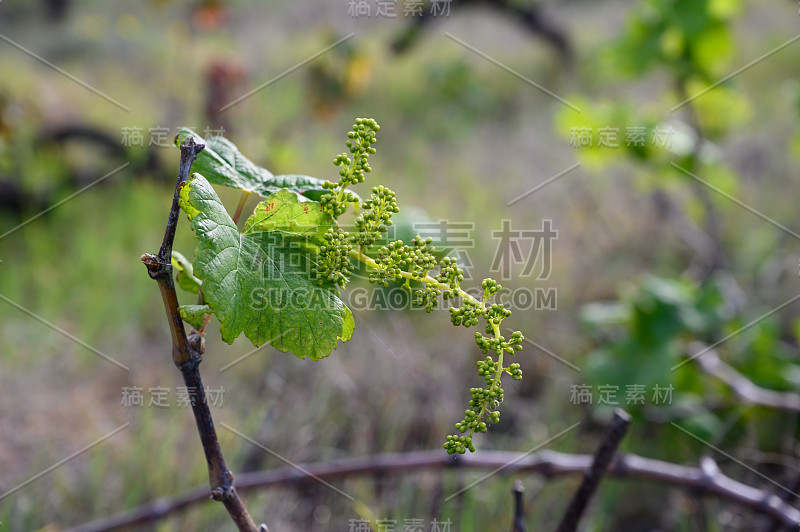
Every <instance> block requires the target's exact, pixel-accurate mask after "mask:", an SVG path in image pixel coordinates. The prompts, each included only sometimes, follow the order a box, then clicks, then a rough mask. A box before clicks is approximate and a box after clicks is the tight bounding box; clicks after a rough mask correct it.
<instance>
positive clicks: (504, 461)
mask: <svg viewBox="0 0 800 532" xmlns="http://www.w3.org/2000/svg"><path fill="white" fill-rule="evenodd" d="M592 462H593V457H592V456H591V455H588V454H568V453H561V452H557V451H551V450H543V451H537V452H534V453H525V454H524V455H522V454H519V453H512V452H504V451H481V452H480V454H477V455H464V456H459V457H458V458H456V459H454V458H452V457H450V456H448V455H447V454H445V453H442V450H441V449H437V450H433V451H417V452H410V453H389V454H378V455H372V456H365V457H359V458H348V459H344V460H338V461H336V462H329V463H311V464H299V465H294V466H286V467H281V468H277V469H272V470H269V471H259V472H254V473H244V474H241V475H239V477H238V478H237V482H236V485H237V489H238V490H239V491H240V492H242V493H244V492H247V491H250V490H257V489H263V488H267V487H279V486H288V487H291V486H295V485H297V484H298V483H299V482H303V481H306V482H307V481H308V479H309V477H311V478H317V479H322V480H324V481H326V482H332V481H336V480H341V479H345V478H350V477H356V476H360V475H372V474H373V473H374V472H375V471H376V470H378V471H381V472H383V473H385V474H389V473H394V474H407V473H410V472H412V471H418V470H430V471H432V470H436V469H443V470H447V469H453V468H471V469H484V470H490V471H491V470H496V469H500V468H502V471H503V474H504V475H511V474H515V473H516V474H519V473H538V474H541V475H543V476H545V477H547V478H553V477H558V476H565V475H578V474H585V473H586V471H587V469H588V468H589V467H590V466H591V464H592ZM509 464H511V465H509ZM607 474H608V475H609V476H612V477H615V478H625V479H641V480H646V481H652V482H658V483H662V484H668V485H672V486H676V487H679V488H682V489H685V490H687V491H690V492H691V493H692V496H697V495H702V494H705V495H709V496H714V497H717V498H719V499H723V500H727V501H730V502H733V503H736V504H739V505H741V506H743V507H746V508H749V509H750V510H752V511H754V512H758V513H761V514H763V515H767V516H772V517H775V518H776V519H778V520H779V522H780V523H782V524H783V525H786V526H795V527H796V526H798V525H800V510H798V509H797V508H794V507H792V506H791V505H789V504H787V503H786V502H784V501H783V500H781V499H780V497H778V496H777V495H774V494H771V493H768V492H766V491H762V490H760V489H758V488H754V487H752V486H748V485H746V484H743V483H741V482H739V481H736V480H734V479H732V478H729V477H726V476H725V475H724V474H723V473H722V472H721V471H719V470H717V471H715V472H713V474H710V473H709V471H708V469H707V468H706V469H705V470H704V469H701V468H698V467H690V466H684V465H680V464H673V463H670V462H663V461H661V460H654V459H651V458H644V457H642V456H637V455H633V454H622V455H617V457H616V458H615V459H614V461H613V462H612V463H611V466H610V467H609V469H608V472H607ZM440 495H441V494H440ZM207 499H208V488H207V487H199V488H195V489H193V490H190V491H186V492H184V493H181V494H179V495H175V496H172V497H165V498H162V499H157V500H154V501H150V502H148V503H145V504H143V505H141V506H138V507H136V508H132V509H130V510H126V511H124V512H122V513H119V514H117V515H114V516H112V517H109V518H106V519H102V520H98V521H95V522H93V523H89V524H86V525H83V526H79V527H77V528H73V529H71V530H69V531H67V532H111V531H113V530H123V529H126V528H129V527H132V526H136V525H143V524H147V523H153V522H156V521H159V520H161V519H164V518H165V517H167V516H169V515H171V514H173V513H176V512H180V511H184V510H186V509H187V508H189V507H191V506H193V505H195V504H199V503H203V502H205V501H206V500H207ZM440 499H441V497H440V496H434V497H432V498H431V501H432V502H436V501H438V500H440Z"/></svg>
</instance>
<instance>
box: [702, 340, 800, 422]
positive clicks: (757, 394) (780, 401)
mask: <svg viewBox="0 0 800 532" xmlns="http://www.w3.org/2000/svg"><path fill="white" fill-rule="evenodd" d="M689 351H690V352H691V353H692V357H693V358H692V360H694V362H695V363H697V365H698V366H700V369H702V370H703V371H705V372H706V373H708V374H709V375H712V376H713V377H716V378H717V379H719V380H721V381H722V382H724V383H725V384H727V385H728V386H729V387H730V388H731V390H733V393H735V394H736V395H737V396H738V397H739V398H740V399H742V400H743V401H746V402H747V403H750V404H754V405H760V406H768V407H771V408H777V409H780V410H786V411H789V412H800V394H796V393H792V392H778V391H775V390H770V389H767V388H762V387H761V386H758V385H756V384H754V383H753V382H752V381H751V380H750V379H748V378H747V377H745V376H744V375H742V374H741V373H739V372H738V371H736V370H735V369H733V368H732V367H731V366H729V365H728V364H726V363H725V362H723V361H722V360H721V359H720V358H719V354H718V353H717V352H716V350H714V349H711V348H709V347H708V346H706V345H704V344H702V343H700V342H693V343H692V344H691V345H690V346H689ZM700 353H702V354H700ZM698 354H699V356H698Z"/></svg>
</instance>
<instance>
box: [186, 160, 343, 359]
mask: <svg viewBox="0 0 800 532" xmlns="http://www.w3.org/2000/svg"><path fill="white" fill-rule="evenodd" d="M180 205H181V208H182V209H183V210H184V212H186V213H187V214H188V215H189V219H190V222H191V227H192V229H193V230H194V232H195V235H196V237H197V239H198V240H199V244H198V246H197V249H196V250H195V260H194V271H195V275H197V277H199V278H200V279H202V280H203V295H204V296H205V300H206V302H207V303H208V305H209V306H210V307H211V309H212V310H213V311H214V314H215V315H216V316H217V318H218V319H219V321H220V325H221V326H220V331H221V333H222V339H223V340H224V341H226V342H228V343H232V342H233V341H234V340H235V339H236V338H237V337H238V336H239V335H240V334H241V333H242V332H244V334H245V336H246V337H247V338H249V339H250V340H251V341H252V342H253V344H254V345H256V346H260V345H263V344H264V343H266V342H268V343H270V344H271V345H272V346H273V347H275V348H276V349H278V350H279V351H283V352H291V353H293V354H294V355H296V356H297V357H299V358H305V357H308V358H310V359H312V360H317V359H319V358H322V357H326V356H328V355H330V353H331V351H332V350H333V349H335V348H336V346H337V344H338V341H339V339H342V340H347V339H349V338H350V337H351V336H352V330H353V327H354V321H353V316H352V314H351V312H350V310H349V309H348V308H347V307H346V306H345V305H344V303H342V301H341V300H340V299H339V297H338V295H339V294H338V290H337V289H336V287H335V286H334V285H325V286H320V285H319V284H317V283H315V282H314V281H313V280H312V279H311V276H310V259H309V250H310V249H313V248H315V247H316V246H319V245H321V244H322V243H323V240H322V237H323V235H324V233H325V231H326V230H327V228H328V227H330V226H331V224H333V223H334V222H333V220H332V219H331V217H330V216H329V215H328V214H327V213H325V212H323V211H322V208H321V206H320V205H319V204H317V203H313V202H301V201H300V200H299V199H298V197H297V195H296V194H294V193H292V192H290V191H288V190H282V191H280V192H277V193H275V194H273V195H272V196H270V197H269V198H268V199H266V200H264V201H263V202H261V203H260V204H258V205H257V206H256V208H255V211H254V212H253V214H252V215H251V216H250V218H248V220H247V221H246V222H245V226H244V230H243V231H242V232H241V233H240V232H239V230H238V229H237V227H236V224H234V223H233V220H232V219H231V218H230V216H229V215H228V213H227V212H226V211H225V208H224V206H223V205H222V203H221V202H220V200H219V197H218V196H217V194H216V192H214V189H213V188H212V187H211V184H210V183H209V182H208V181H207V180H206V179H205V178H204V177H203V176H201V175H199V174H194V175H193V177H192V179H191V180H190V181H188V182H186V183H184V184H182V185H181V190H180Z"/></svg>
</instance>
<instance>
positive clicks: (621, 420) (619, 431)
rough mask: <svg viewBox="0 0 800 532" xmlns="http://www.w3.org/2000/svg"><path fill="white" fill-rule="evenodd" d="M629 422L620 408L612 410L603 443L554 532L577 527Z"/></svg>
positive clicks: (627, 415)
mask: <svg viewBox="0 0 800 532" xmlns="http://www.w3.org/2000/svg"><path fill="white" fill-rule="evenodd" d="M630 424H631V416H630V414H628V413H627V412H625V411H624V410H622V409H619V408H617V409H616V410H615V411H614V417H613V419H612V420H611V425H610V426H609V427H608V431H607V432H606V435H605V437H604V438H603V443H601V444H600V447H599V448H598V449H597V453H596V454H595V456H594V460H592V465H591V466H590V467H589V468H588V469H587V470H586V473H585V474H584V476H583V482H581V485H580V486H579V487H578V491H576V492H575V495H574V496H573V497H572V501H570V503H569V506H568V507H567V511H566V512H565V513H564V519H562V520H561V524H560V525H558V528H557V529H556V532H575V531H576V530H577V529H578V522H580V520H581V516H583V513H584V512H585V511H586V508H587V506H588V505H589V501H590V500H591V498H592V496H593V495H594V493H595V492H596V491H597V488H598V486H599V485H600V481H601V480H602V479H603V475H605V474H606V471H607V470H608V467H609V466H610V465H611V462H612V461H613V460H614V455H615V454H616V453H617V448H618V447H619V444H620V443H621V442H622V439H623V438H624V437H625V434H626V433H627V432H628V426H629V425H630Z"/></svg>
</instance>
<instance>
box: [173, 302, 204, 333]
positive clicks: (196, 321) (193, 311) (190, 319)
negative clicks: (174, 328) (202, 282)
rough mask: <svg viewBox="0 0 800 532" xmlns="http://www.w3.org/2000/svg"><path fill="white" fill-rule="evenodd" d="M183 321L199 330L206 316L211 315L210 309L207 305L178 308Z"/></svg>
mask: <svg viewBox="0 0 800 532" xmlns="http://www.w3.org/2000/svg"><path fill="white" fill-rule="evenodd" d="M178 310H179V311H180V313H181V318H183V321H185V322H186V323H188V324H189V325H191V326H192V327H194V328H195V329H199V328H200V327H202V326H203V324H204V323H205V321H206V314H211V307H209V306H208V305H183V306H181V307H178Z"/></svg>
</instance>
